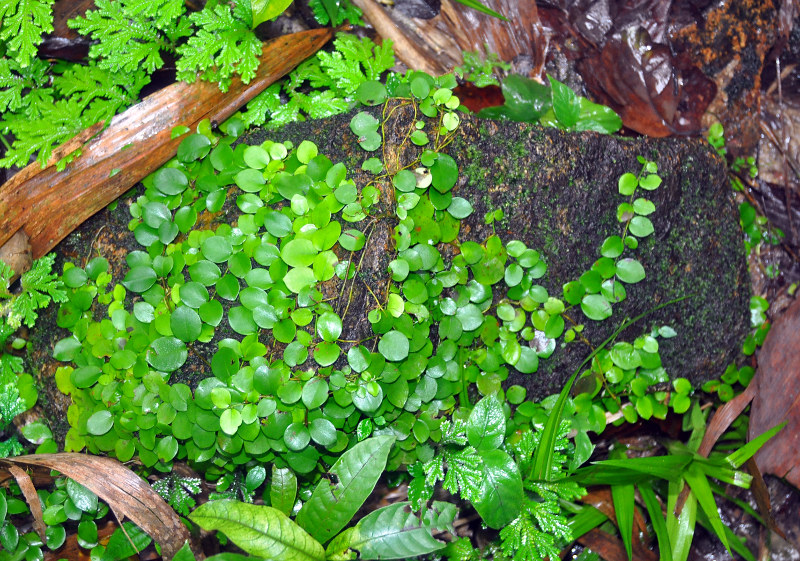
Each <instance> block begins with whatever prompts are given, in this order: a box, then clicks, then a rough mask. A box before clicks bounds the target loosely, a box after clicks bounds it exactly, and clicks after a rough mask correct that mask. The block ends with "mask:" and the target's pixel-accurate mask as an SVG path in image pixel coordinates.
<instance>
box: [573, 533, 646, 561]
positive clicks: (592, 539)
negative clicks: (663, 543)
mask: <svg viewBox="0 0 800 561" xmlns="http://www.w3.org/2000/svg"><path fill="white" fill-rule="evenodd" d="M578 542H579V543H581V544H582V545H585V546H586V547H588V548H589V549H591V550H592V551H594V552H595V553H598V554H599V555H600V557H602V558H603V559H605V560H606V561H628V554H627V553H626V552H625V546H624V545H623V543H622V540H620V539H619V538H617V537H615V536H612V535H611V534H609V533H607V532H604V531H602V530H598V529H597V528H595V529H594V530H590V531H589V532H587V533H586V534H584V535H583V536H581V537H580V538H578ZM634 544H641V542H640V541H639V540H635V541H634ZM633 558H634V559H636V560H637V561H656V560H657V559H658V556H657V555H656V554H655V553H654V552H652V551H650V550H649V549H646V548H644V547H638V548H636V549H634V553H633Z"/></svg>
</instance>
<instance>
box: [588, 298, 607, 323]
mask: <svg viewBox="0 0 800 561" xmlns="http://www.w3.org/2000/svg"><path fill="white" fill-rule="evenodd" d="M581 310H582V311H583V313H584V314H585V315H586V317H587V318H589V319H593V320H595V321H601V320H604V319H606V318H607V317H611V304H609V303H608V300H606V299H605V297H604V296H602V295H600V294H587V295H586V296H584V297H583V299H582V300H581Z"/></svg>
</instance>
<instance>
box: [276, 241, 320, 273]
mask: <svg viewBox="0 0 800 561" xmlns="http://www.w3.org/2000/svg"><path fill="white" fill-rule="evenodd" d="M317 253H319V251H317V249H316V248H315V247H314V244H313V242H312V241H311V240H307V239H302V238H301V239H293V240H290V241H288V242H286V243H285V244H283V247H282V248H281V259H283V261H284V262H285V263H286V264H287V265H289V266H290V267H308V266H309V265H311V263H313V262H314V257H315V256H316V255H317Z"/></svg>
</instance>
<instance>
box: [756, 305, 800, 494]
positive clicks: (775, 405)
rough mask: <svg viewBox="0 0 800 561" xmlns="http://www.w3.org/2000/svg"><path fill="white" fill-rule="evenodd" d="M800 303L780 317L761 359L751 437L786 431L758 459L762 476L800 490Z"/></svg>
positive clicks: (773, 327) (765, 446) (779, 434)
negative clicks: (799, 379) (768, 475)
mask: <svg viewBox="0 0 800 561" xmlns="http://www.w3.org/2000/svg"><path fill="white" fill-rule="evenodd" d="M798 334H800V300H795V301H794V302H793V303H792V305H791V306H789V308H788V309H787V310H786V311H785V312H784V313H783V315H782V316H781V317H779V318H778V319H777V320H776V321H775V323H774V324H773V326H772V329H771V330H770V332H769V335H767V339H766V341H764V346H763V347H762V348H761V351H760V353H759V355H758V371H757V373H756V376H755V378H753V381H752V382H751V383H750V385H751V386H752V385H755V386H756V395H755V397H754V398H753V405H752V409H751V412H750V429H749V437H750V438H751V439H752V438H755V437H756V436H758V435H760V434H761V433H763V432H764V431H766V430H769V429H771V428H772V427H774V426H775V425H777V424H779V423H782V422H783V421H787V425H786V427H785V428H784V429H783V430H782V431H780V432H779V433H778V434H777V435H775V436H774V437H773V438H771V439H770V440H768V441H767V443H766V444H764V446H762V447H761V449H760V450H759V451H758V453H757V454H756V455H755V459H756V462H757V463H758V467H759V469H760V470H761V472H762V473H771V474H773V475H776V476H778V477H784V478H786V479H787V480H788V481H789V482H790V483H791V484H792V485H794V486H795V487H800V457H798V455H797V449H798V440H800V386H799V385H798V384H797V379H796V378H797V373H798V371H800V335H798Z"/></svg>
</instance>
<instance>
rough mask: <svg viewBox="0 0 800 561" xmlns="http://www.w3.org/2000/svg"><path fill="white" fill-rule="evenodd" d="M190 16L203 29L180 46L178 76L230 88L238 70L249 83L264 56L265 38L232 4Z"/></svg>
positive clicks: (243, 79) (223, 88)
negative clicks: (197, 78) (232, 78)
mask: <svg viewBox="0 0 800 561" xmlns="http://www.w3.org/2000/svg"><path fill="white" fill-rule="evenodd" d="M189 19H191V21H192V22H193V23H194V24H195V25H197V26H198V27H199V28H200V29H199V30H198V31H197V32H196V33H195V35H194V36H193V37H191V38H190V39H189V41H188V42H187V43H186V44H184V45H182V46H181V47H179V48H178V53H179V54H180V55H181V58H179V59H178V61H177V68H178V78H179V79H181V80H187V81H194V79H195V78H196V77H197V75H198V74H199V76H200V78H201V79H203V80H208V81H217V82H219V85H220V89H221V90H222V91H227V90H228V87H229V86H230V83H231V76H233V74H234V73H238V74H240V75H241V77H242V81H243V82H244V83H245V84H246V83H248V82H250V80H252V79H253V77H254V76H255V73H256V69H257V68H258V64H259V56H261V41H259V40H258V38H257V37H256V36H255V34H254V33H253V32H252V31H251V30H250V28H249V27H248V26H247V25H246V24H245V23H244V22H242V21H240V20H238V19H236V18H235V17H234V16H233V14H232V12H231V9H230V7H229V6H227V5H225V4H222V5H217V6H215V7H214V8H213V9H208V8H206V9H204V10H202V11H200V12H195V13H193V14H192V15H191V16H189Z"/></svg>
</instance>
